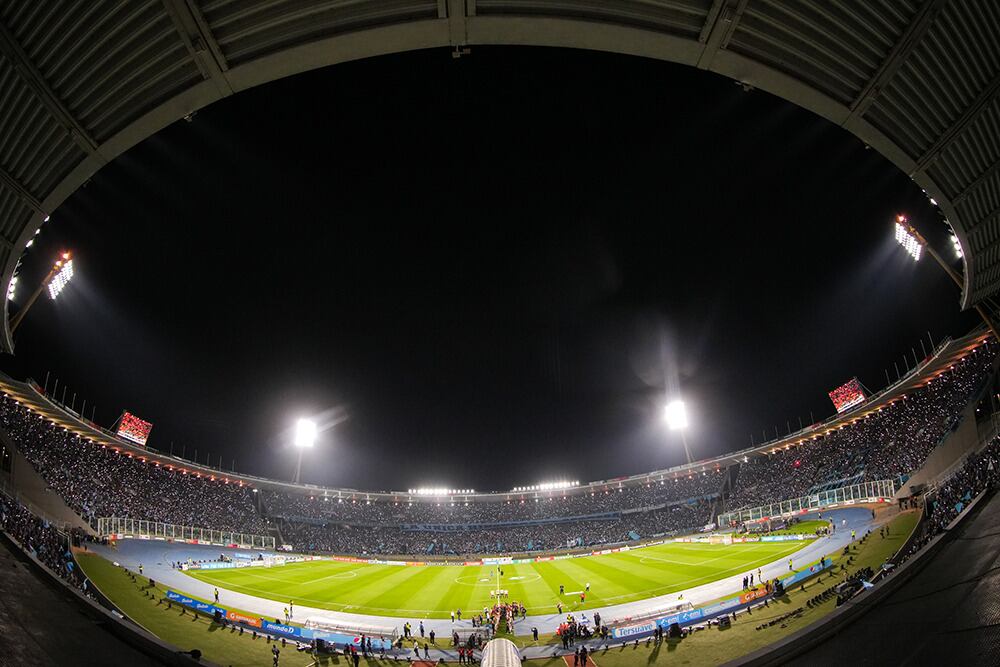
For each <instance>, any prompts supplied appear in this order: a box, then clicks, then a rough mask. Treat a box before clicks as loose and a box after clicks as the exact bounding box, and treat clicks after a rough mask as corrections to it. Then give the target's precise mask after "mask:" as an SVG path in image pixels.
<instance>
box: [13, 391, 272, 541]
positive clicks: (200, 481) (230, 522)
mask: <svg viewBox="0 0 1000 667" xmlns="http://www.w3.org/2000/svg"><path fill="white" fill-rule="evenodd" d="M0 428H3V430H4V431H5V432H6V433H7V434H8V436H10V439H11V440H12V441H13V443H14V444H15V446H16V447H17V448H18V449H19V450H20V451H21V452H22V453H23V454H24V457H25V458H26V459H27V460H28V462H29V463H31V465H32V467H33V468H34V469H35V470H36V471H37V472H38V473H39V474H40V475H41V476H42V478H44V479H45V482H46V484H48V485H49V487H51V488H52V489H54V490H55V491H56V492H57V493H58V494H59V495H60V496H62V498H63V500H65V501H66V504H67V505H69V506H70V507H72V508H73V509H74V510H75V511H77V512H79V513H80V515H81V516H83V517H84V518H87V519H95V518H100V517H112V516H115V517H126V518H134V519H143V520H148V521H160V522H163V523H172V524H178V525H184V526H198V527H207V528H218V529H220V530H234V531H238V532H245V533H252V534H256V535H265V534H266V530H267V525H266V522H265V521H264V519H263V517H261V516H260V514H259V513H258V512H257V511H256V509H255V508H254V503H253V498H252V497H251V493H250V489H249V488H246V487H241V486H240V485H239V484H225V483H223V482H222V481H216V480H211V479H209V478H207V477H196V476H194V475H185V474H181V473H180V472H177V471H173V470H168V469H167V468H165V467H161V466H159V465H156V464H153V463H147V462H145V461H142V460H141V459H139V458H133V457H131V456H128V455H126V454H121V453H118V452H117V451H115V450H114V449H109V448H105V447H103V446H98V445H96V444H94V443H91V442H89V441H87V440H85V439H83V438H80V437H79V436H77V435H75V434H73V433H70V432H68V431H66V430H64V429H62V428H59V427H57V426H54V425H53V424H52V423H50V422H49V421H48V420H45V419H42V418H40V417H39V416H38V415H35V414H34V413H32V412H29V411H27V410H26V409H25V408H24V407H23V406H21V405H19V404H17V403H16V402H15V401H13V400H12V399H10V398H8V397H4V398H3V399H0Z"/></svg>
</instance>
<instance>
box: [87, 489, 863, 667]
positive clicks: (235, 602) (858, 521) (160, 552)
mask: <svg viewBox="0 0 1000 667" xmlns="http://www.w3.org/2000/svg"><path fill="white" fill-rule="evenodd" d="M823 516H824V518H830V519H834V520H835V521H836V524H837V530H836V534H835V535H833V536H831V537H824V538H821V539H818V540H816V541H814V542H812V543H810V544H808V545H806V546H805V547H803V548H802V549H799V550H798V551H796V552H795V553H794V554H792V555H791V558H792V559H793V564H794V565H795V566H796V567H798V564H800V563H801V564H803V565H804V564H806V563H810V562H813V561H816V560H819V557H820V556H822V555H825V554H832V553H834V552H837V551H840V550H841V549H843V548H844V546H845V545H847V544H848V543H850V541H851V530H852V529H854V530H856V531H857V535H858V538H859V539H860V538H861V537H862V536H863V535H864V534H865V532H866V531H867V530H868V529H869V528H870V527H873V526H877V525H878V524H876V523H875V522H873V520H872V517H871V512H870V510H868V509H866V508H862V507H855V508H846V509H838V510H833V511H829V512H824V513H823ZM803 518H805V519H810V518H812V519H815V518H816V517H815V516H812V515H807V516H805V517H803ZM842 521H846V524H845V525H842ZM879 523H881V522H879ZM746 548H753V546H752V545H747V547H746ZM91 549H92V550H93V551H95V552H97V553H98V554H100V555H102V556H104V557H105V558H107V559H109V560H112V561H115V562H118V563H119V564H121V565H124V566H125V567H127V568H129V569H130V570H133V571H137V570H138V566H139V564H140V563H142V565H143V572H144V574H145V575H146V576H148V577H152V578H153V579H155V580H156V581H157V582H159V583H162V584H164V585H166V586H169V587H171V588H176V589H177V590H179V591H183V592H185V593H189V594H191V595H194V596H197V597H200V598H203V599H206V600H211V599H212V596H213V589H214V586H213V585H211V584H209V583H206V582H203V581H200V580H198V579H195V578H194V577H190V576H188V575H187V574H185V573H184V572H181V571H178V570H175V569H173V568H171V567H170V563H171V562H173V561H184V560H187V559H188V558H192V559H195V560H202V559H216V558H218V557H219V554H220V553H231V552H234V551H235V550H233V549H225V548H222V547H212V546H199V545H190V544H177V543H168V542H158V541H148V540H122V541H121V542H119V544H118V549H117V551H115V550H112V549H111V548H109V547H102V546H93V545H92V546H91ZM244 553H245V552H244ZM632 553H635V554H636V555H640V554H641V553H642V551H641V550H637V551H635V552H632ZM595 558H602V556H596V557H595ZM788 558H789V557H788V556H785V557H783V558H782V559H780V560H777V561H775V562H773V563H770V564H768V565H766V566H764V567H763V568H761V569H762V571H763V574H764V577H765V578H767V579H773V578H775V577H779V576H784V575H785V574H787V573H788ZM746 574H749V572H739V573H736V574H734V575H732V576H730V577H726V578H724V579H720V580H717V581H714V582H711V583H708V584H704V585H701V586H696V587H693V588H690V589H688V590H685V591H679V592H674V593H670V594H668V595H661V596H658V597H653V598H647V599H645V600H639V601H636V602H628V603H624V604H618V605H611V606H606V607H600V608H594V609H588V610H586V611H584V612H582V613H576V614H575V615H576V616H577V617H578V618H580V617H583V618H585V619H590V618H592V615H593V613H594V612H595V611H600V613H601V617H602V619H604V621H605V622H607V621H611V620H613V619H620V618H625V617H631V616H637V615H641V614H644V613H647V612H649V611H651V610H654V609H657V608H660V607H662V606H663V605H665V604H667V603H669V602H673V601H676V600H677V598H678V596H679V595H681V594H683V595H684V599H686V600H688V601H690V602H691V603H692V604H694V605H695V606H698V604H699V603H703V602H707V601H709V600H715V599H717V598H720V597H724V596H726V595H728V594H731V593H735V592H737V591H739V590H741V589H742V587H743V576H744V575H746ZM220 591H221V598H220V601H219V604H220V605H221V606H223V607H225V606H226V605H232V606H234V607H237V608H239V609H244V610H246V611H252V612H256V613H258V614H260V615H261V616H264V617H266V618H273V619H281V618H283V617H282V610H283V608H284V607H286V606H287V603H284V602H276V601H274V600H268V599H265V598H259V597H256V596H252V595H246V594H244V593H238V592H236V591H229V590H222V589H220ZM470 611H471V610H470ZM567 612H568V613H574V612H572V611H571V610H567ZM310 616H325V617H327V618H335V619H338V620H341V621H343V622H346V623H352V624H361V625H369V626H377V627H384V628H391V627H395V628H401V626H402V624H403V623H404V622H405V621H406V620H408V619H405V618H396V617H387V616H372V615H367V614H352V613H347V612H337V611H331V610H329V609H317V608H313V607H305V606H300V605H298V604H296V605H295V611H294V617H293V618H292V620H293V621H297V622H303V621H304V620H305V619H306V618H308V617H310ZM564 619H565V615H558V614H539V615H529V616H528V617H527V618H526V619H525V620H518V621H517V622H516V624H515V630H514V632H515V634H518V635H527V634H530V632H531V628H532V627H537V628H538V631H539V633H541V634H546V633H552V632H555V631H556V628H557V627H558V626H559V624H560V623H562V622H563V620H564ZM409 620H410V623H411V625H412V626H413V628H414V631H416V628H417V622H418V621H419V620H422V621H423V623H424V628H425V630H426V631H427V632H430V630H432V629H433V630H434V632H435V634H437V636H438V637H440V638H443V639H445V640H447V639H448V638H449V637H451V632H452V629H454V628H471V627H472V623H471V621H469V620H467V619H466V620H462V621H459V622H456V623H454V624H452V622H451V621H450V620H449V619H419V618H417V617H414V618H412V619H409ZM539 648H543V647H539ZM544 650H545V651H546V652H545V653H544V655H546V656H551V655H552V649H551V647H544ZM410 655H412V651H411V652H410ZM439 657H444V654H442V655H441V656H439ZM434 659H436V658H434ZM446 659H447V658H446Z"/></svg>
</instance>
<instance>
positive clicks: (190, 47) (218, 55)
mask: <svg viewBox="0 0 1000 667" xmlns="http://www.w3.org/2000/svg"><path fill="white" fill-rule="evenodd" d="M163 6H164V7H165V8H166V10H167V14H169V15H170V19H171V20H172V21H173V22H174V27H175V28H176V29H177V34H178V35H180V38H181V41H182V42H184V48H186V49H187V51H188V53H189V54H190V55H191V60H193V61H194V64H195V65H196V66H197V67H198V71H199V72H201V76H202V78H204V79H205V80H211V81H212V82H213V83H214V84H215V87H216V88H217V89H218V91H219V94H220V95H222V96H228V95H232V94H233V87H232V85H230V83H229V79H228V77H227V76H226V71H227V70H228V69H229V63H228V62H227V61H226V57H225V56H224V55H223V53H222V50H221V49H220V48H219V44H218V43H217V42H216V41H215V37H214V36H213V35H212V31H211V30H210V29H209V26H208V22H206V21H205V17H204V16H203V15H202V13H201V10H200V9H198V7H196V6H194V5H193V4H192V3H190V2H188V0H163Z"/></svg>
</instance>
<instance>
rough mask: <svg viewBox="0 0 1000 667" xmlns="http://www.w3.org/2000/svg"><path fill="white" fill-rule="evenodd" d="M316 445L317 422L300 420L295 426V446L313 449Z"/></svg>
mask: <svg viewBox="0 0 1000 667" xmlns="http://www.w3.org/2000/svg"><path fill="white" fill-rule="evenodd" d="M315 444H316V422H314V421H312V420H311V419H300V420H299V422H298V423H297V424H296V425H295V446H296V447H312V446H313V445H315Z"/></svg>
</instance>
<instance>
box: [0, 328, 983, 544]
mask: <svg viewBox="0 0 1000 667" xmlns="http://www.w3.org/2000/svg"><path fill="white" fill-rule="evenodd" d="M994 357H995V345H990V346H983V347H980V348H979V349H978V350H977V351H976V352H975V353H973V354H971V355H969V356H967V357H966V358H965V359H964V360H962V361H959V362H956V364H955V365H953V366H952V367H951V369H949V370H948V371H947V372H945V373H943V374H941V375H940V376H939V377H937V378H935V379H933V380H932V381H931V382H929V383H928V384H927V385H925V386H924V387H922V388H920V389H917V390H915V391H911V392H910V393H909V395H907V396H906V398H905V399H904V400H898V401H895V402H893V403H892V404H890V405H888V406H886V407H884V408H883V409H882V410H880V411H876V412H872V413H870V414H869V415H868V416H867V417H866V418H865V419H862V420H859V421H857V422H855V423H853V424H851V425H848V426H844V427H842V428H840V429H839V430H837V431H834V432H831V433H829V434H827V435H826V436H825V437H822V438H820V439H818V440H815V441H810V442H809V443H808V444H802V445H799V446H797V447H793V448H790V449H782V450H780V451H777V452H775V453H771V454H761V455H759V456H755V457H752V458H750V459H749V461H747V462H745V463H743V464H741V465H740V468H739V471H738V474H737V475H736V479H735V484H734V486H733V488H732V489H731V490H729V491H728V493H727V492H726V491H727V489H726V482H727V481H728V479H729V478H730V470H727V469H723V470H714V471H705V472H702V471H695V470H692V472H690V473H689V474H687V475H682V476H679V477H678V478H676V479H673V478H667V479H664V480H663V481H657V482H646V483H635V482H629V483H623V484H618V483H606V484H602V485H600V486H599V487H596V488H595V489H589V488H583V489H581V488H577V489H567V490H565V491H562V492H555V493H550V494H546V497H544V498H538V499H535V498H534V497H531V495H530V494H529V495H528V497H525V496H524V494H518V493H513V492H512V493H507V494H495V495H489V496H482V497H479V498H477V499H476V501H475V502H468V503H467V502H457V501H455V500H449V501H441V500H438V499H419V500H414V501H413V502H402V501H400V500H396V501H387V500H385V499H384V497H383V498H382V499H381V500H378V501H373V500H368V501H363V500H359V499H358V498H357V494H347V495H348V497H347V498H344V497H343V494H339V493H338V492H337V491H336V490H322V489H320V490H317V489H315V488H306V487H302V488H301V491H297V492H287V491H277V490H272V489H269V488H267V486H266V485H265V486H263V487H262V488H261V489H260V493H258V494H254V493H252V491H251V489H250V488H249V486H242V485H240V484H238V483H227V482H225V481H223V480H221V479H213V478H211V475H198V474H185V473H183V472H180V471H178V470H176V469H171V468H169V467H168V466H167V465H166V464H162V465H161V464H160V463H157V462H155V461H152V460H149V461H147V460H144V459H145V458H146V457H143V456H139V455H131V454H129V453H128V452H126V451H124V450H123V452H117V451H116V450H115V449H114V448H110V447H106V446H103V445H99V444H96V443H95V442H91V441H89V440H87V439H85V438H81V437H80V436H78V435H76V434H73V433H71V432H69V431H67V430H65V429H63V428H60V427H58V426H55V425H54V424H52V423H51V422H49V421H47V420H46V419H44V418H41V417H40V416H39V415H38V414H36V413H33V412H31V411H29V410H27V409H26V408H25V407H24V406H23V405H20V404H19V403H17V402H16V401H15V400H14V399H13V398H11V397H5V398H4V399H3V400H0V429H2V430H3V431H4V432H5V433H6V434H7V436H8V437H9V438H10V440H11V442H12V443H14V444H15V445H16V446H17V448H18V449H19V450H20V451H21V452H22V453H23V454H24V456H25V458H26V459H27V460H28V461H29V462H30V463H31V465H32V466H33V467H34V468H35V469H36V470H37V472H38V473H39V474H40V475H41V476H42V477H43V479H44V480H45V482H46V483H47V484H48V485H49V486H50V487H51V488H52V489H53V490H55V491H56V492H57V493H58V494H59V495H60V496H61V497H62V498H63V499H64V500H65V502H66V503H67V505H69V506H70V507H71V508H73V509H74V510H76V511H77V512H79V513H80V514H81V516H83V517H84V518H86V519H88V520H94V519H96V518H99V517H106V516H117V517H128V518H134V519H143V520H149V521H159V522H164V523H172V524H178V525H186V526H197V527H203V528H214V529H219V530H232V531H239V532H244V533H251V534H257V535H264V534H268V533H274V531H275V530H280V537H281V538H282V539H283V540H284V541H285V542H286V543H290V544H292V545H293V546H294V547H295V548H297V549H304V550H311V551H332V552H340V553H359V554H416V555H425V554H465V553H470V554H471V553H480V554H485V553H498V552H518V551H539V550H553V549H559V548H565V547H584V546H594V545H602V544H611V543H619V542H625V541H628V540H633V539H636V537H637V536H638V537H641V538H648V537H653V536H658V535H663V534H670V533H674V532H678V531H685V530H692V529H697V528H699V527H702V526H704V525H706V524H708V523H710V522H711V521H712V519H713V516H712V515H713V511H714V510H718V509H719V506H720V504H721V503H720V502H719V501H720V500H721V499H722V498H723V493H725V494H726V497H725V499H724V502H725V506H726V508H727V509H739V508H744V507H753V506H758V505H765V504H768V503H772V502H777V501H780V500H784V499H788V498H793V497H798V496H802V495H806V494H807V493H811V492H814V491H817V490H821V489H829V488H836V487H838V486H844V485H847V484H854V483H858V482H861V481H874V480H882V479H893V478H900V477H903V476H905V475H907V474H909V473H910V472H912V471H913V470H915V469H916V468H918V467H919V466H920V464H921V463H922V462H923V461H924V460H925V459H926V457H927V456H928V455H929V453H930V452H931V451H932V449H933V448H934V447H935V446H936V445H937V443H939V442H940V441H941V439H942V437H943V436H944V435H946V434H947V433H948V432H949V430H950V429H952V428H953V427H954V425H955V424H956V422H957V420H958V417H959V416H960V414H961V412H962V411H963V409H964V408H965V407H966V406H967V405H968V403H969V401H970V400H971V399H972V398H973V397H974V396H975V395H976V393H977V391H978V390H979V389H980V388H981V387H982V385H983V382H984V381H985V378H986V377H987V375H988V373H987V371H988V370H989V369H990V368H991V364H992V362H993V360H994ZM991 474H992V473H991ZM957 479H958V480H961V479H964V478H963V477H959V478H957ZM947 493H949V491H948V490H947V489H945V490H944V491H943V492H942V494H947ZM351 495H354V499H351ZM965 495H967V493H963V494H962V495H961V496H960V497H961V498H964V497H965ZM943 497H944V498H946V499H947V500H948V501H950V500H953V499H952V498H950V496H947V495H943ZM956 502H959V501H956ZM948 506H949V505H948V503H944V505H942V509H938V508H935V517H938V516H940V520H941V521H943V520H945V519H946V518H947V512H948V511H949V510H948V509H947V507H948ZM950 506H951V507H952V508H954V506H955V503H951V505H950Z"/></svg>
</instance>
